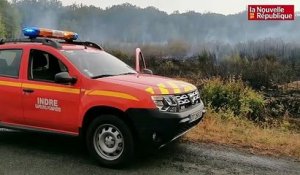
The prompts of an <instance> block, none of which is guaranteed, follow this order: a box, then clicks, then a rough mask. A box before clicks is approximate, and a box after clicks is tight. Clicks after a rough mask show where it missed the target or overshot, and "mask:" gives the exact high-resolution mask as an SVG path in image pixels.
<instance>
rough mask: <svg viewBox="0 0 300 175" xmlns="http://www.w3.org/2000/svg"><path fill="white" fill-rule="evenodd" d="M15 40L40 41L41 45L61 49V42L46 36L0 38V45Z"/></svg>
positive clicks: (15, 41)
mask: <svg viewBox="0 0 300 175" xmlns="http://www.w3.org/2000/svg"><path fill="white" fill-rule="evenodd" d="M17 42H23V43H24V42H25V43H42V44H43V45H47V46H51V47H54V48H56V49H61V48H62V47H61V44H60V43H59V42H57V41H55V40H51V39H48V38H21V39H0V45H1V44H5V43H17Z"/></svg>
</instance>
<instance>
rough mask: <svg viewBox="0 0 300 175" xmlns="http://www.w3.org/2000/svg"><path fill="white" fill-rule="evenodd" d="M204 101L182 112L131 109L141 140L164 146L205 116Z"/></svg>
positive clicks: (156, 145)
mask: <svg viewBox="0 0 300 175" xmlns="http://www.w3.org/2000/svg"><path fill="white" fill-rule="evenodd" d="M204 113H205V110H204V105H203V103H202V102H201V103H199V104H198V105H197V106H194V107H193V108H191V109H188V110H187V111H184V112H180V113H170V112H161V111H159V110H157V109H129V110H128V111H127V115H128V116H129V118H130V119H131V121H132V123H133V125H134V126H133V127H134V128H135V130H136V133H137V137H138V139H139V141H141V142H142V143H144V144H147V145H152V146H155V147H161V146H164V145H165V144H166V143H168V142H170V141H172V140H175V139H176V138H178V137H180V136H181V135H183V134H184V133H186V132H187V131H188V130H190V129H191V128H193V127H194V126H196V125H197V124H198V123H199V122H200V121H201V120H202V119H203V116H204Z"/></svg>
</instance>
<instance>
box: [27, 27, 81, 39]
mask: <svg viewBox="0 0 300 175" xmlns="http://www.w3.org/2000/svg"><path fill="white" fill-rule="evenodd" d="M22 31H23V34H24V35H25V36H28V37H29V38H36V37H46V38H56V39H63V40H76V39H78V34H77V33H74V32H69V31H60V30H52V29H45V28H37V27H26V28H24V29H23V30H22Z"/></svg>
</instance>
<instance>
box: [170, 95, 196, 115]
mask: <svg viewBox="0 0 300 175" xmlns="http://www.w3.org/2000/svg"><path fill="white" fill-rule="evenodd" d="M175 97H176V99H177V103H178V106H179V111H180V112H182V111H185V110H187V109H188V108H190V107H193V106H195V105H196V104H198V103H200V94H199V91H198V90H195V91H193V92H190V93H186V94H180V95H176V96H175Z"/></svg>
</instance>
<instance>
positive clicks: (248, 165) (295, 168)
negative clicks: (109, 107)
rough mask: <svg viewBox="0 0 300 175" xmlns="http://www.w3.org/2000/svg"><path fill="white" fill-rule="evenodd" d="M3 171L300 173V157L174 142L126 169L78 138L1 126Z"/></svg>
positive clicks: (64, 174) (63, 173)
mask: <svg viewBox="0 0 300 175" xmlns="http://www.w3.org/2000/svg"><path fill="white" fill-rule="evenodd" d="M0 156H1V158H0V175H2V174H5V175H6V174H8V175H10V174H16V175H20V174H30V175H34V174H38V175H41V174H46V175H47V174H55V175H60V174H61V175H67V174H78V175H79V174H80V175H92V174H102V175H109V174H153V175H158V174H164V175H168V174H171V175H176V174H243V175H245V174H270V175H275V174H289V175H292V174H295V175H296V174H297V175H299V174H300V162H297V161H293V160H290V159H277V158H272V157H266V156H256V155H252V154H249V153H244V152H241V151H238V150H235V149H232V148H226V147H221V146H217V145H211V144H190V143H173V144H171V145H169V146H167V147H166V148H164V149H162V150H159V151H157V152H155V153H153V154H151V155H148V156H145V157H141V156H140V157H139V158H138V159H137V160H136V161H135V163H134V164H133V165H132V166H130V167H128V168H126V169H123V170H112V169H107V168H103V167H101V166H98V165H97V164H96V163H95V162H94V161H92V160H91V159H90V157H89V156H88V154H87V152H86V151H85V149H84V147H83V146H81V144H80V142H79V140H78V139H77V138H70V137H64V136H52V135H44V134H33V133H24V132H11V131H0Z"/></svg>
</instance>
